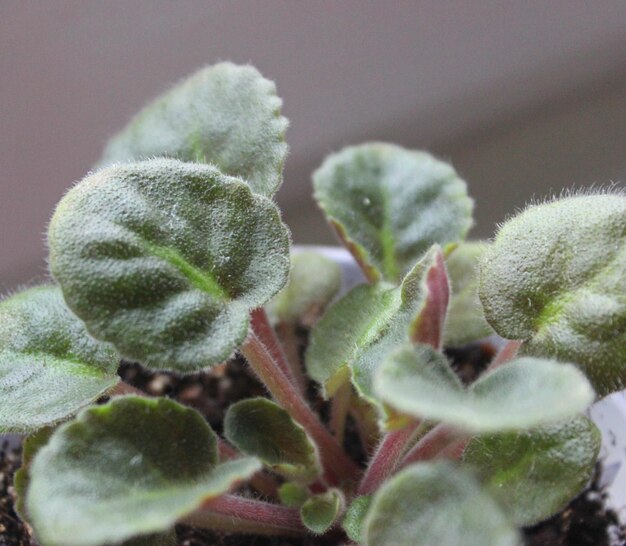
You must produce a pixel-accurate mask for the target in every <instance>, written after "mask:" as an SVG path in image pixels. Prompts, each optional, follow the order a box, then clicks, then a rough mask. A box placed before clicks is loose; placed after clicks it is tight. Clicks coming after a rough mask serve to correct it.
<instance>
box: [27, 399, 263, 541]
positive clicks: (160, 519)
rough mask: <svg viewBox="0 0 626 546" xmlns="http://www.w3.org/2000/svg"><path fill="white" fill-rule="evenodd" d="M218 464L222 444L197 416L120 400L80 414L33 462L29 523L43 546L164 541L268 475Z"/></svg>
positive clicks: (249, 464) (166, 405)
mask: <svg viewBox="0 0 626 546" xmlns="http://www.w3.org/2000/svg"><path fill="white" fill-rule="evenodd" d="M217 458H218V453H217V437H216V435H215V433H214V432H213V431H212V430H211V429H210V428H209V426H208V425H207V424H206V422H205V420H204V419H203V418H202V416H201V415H200V414H199V413H197V412H196V411H195V410H192V409H188V408H185V407H183V406H181V405H180V404H178V403H176V402H174V401H171V400H167V399H163V398H162V399H147V398H139V397H135V396H128V397H122V398H116V399H114V400H113V401H111V402H109V403H108V404H107V405H104V406H97V407H92V408H88V409H86V410H83V411H82V412H81V413H80V414H79V415H78V417H77V418H76V419H75V420H74V421H72V422H70V423H67V424H65V425H62V426H61V427H59V428H58V429H57V430H56V431H55V433H54V434H53V435H52V437H51V438H50V441H49V442H48V444H47V445H46V446H45V447H43V448H41V449H40V450H39V452H38V453H37V454H36V455H35V458H34V460H33V462H32V465H31V479H30V484H29V487H28V493H27V497H26V506H27V510H28V514H29V515H30V518H31V519H30V521H31V523H32V525H33V527H34V529H35V533H36V535H37V537H38V539H39V541H40V542H41V543H42V544H43V545H44V546H101V545H103V544H109V543H118V542H121V541H123V540H128V539H131V538H133V537H137V536H141V535H146V534H153V533H162V532H167V531H169V530H170V529H171V528H172V527H173V526H174V524H175V523H176V521H177V520H178V519H180V518H182V517H184V516H186V515H189V514H190V513H192V512H193V511H195V510H196V509H198V508H199V507H200V506H202V504H203V503H205V502H206V501H208V500H210V499H213V498H215V497H217V496H218V495H221V494H222V493H225V492H227V491H228V490H229V489H231V488H232V487H234V486H235V485H236V484H238V483H240V482H241V481H242V480H245V479H248V478H249V477H250V476H252V475H253V474H254V473H255V472H257V471H258V470H259V469H260V468H261V465H260V463H259V462H258V461H257V460H255V459H253V458H243V459H234V460H232V461H228V462H225V463H222V464H219V465H218V464H217Z"/></svg>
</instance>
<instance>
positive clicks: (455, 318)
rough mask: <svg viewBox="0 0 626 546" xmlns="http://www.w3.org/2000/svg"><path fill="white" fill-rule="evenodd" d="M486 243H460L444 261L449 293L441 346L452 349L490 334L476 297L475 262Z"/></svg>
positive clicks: (476, 273)
mask: <svg viewBox="0 0 626 546" xmlns="http://www.w3.org/2000/svg"><path fill="white" fill-rule="evenodd" d="M486 248H487V244H486V243H482V242H476V241H471V242H467V243H461V244H460V245H458V247H457V248H455V249H454V250H453V251H452V253H451V254H450V255H449V256H448V257H447V258H446V268H447V270H448V275H449V277H450V284H451V286H452V293H451V297H450V307H449V308H448V316H447V319H446V326H445V330H444V336H443V338H444V345H445V346H446V347H454V346H459V345H464V344H466V343H471V342H472V341H476V340H478V339H480V338H483V337H487V336H489V335H491V334H493V329H492V328H491V326H489V323H488V322H487V321H486V320H485V315H484V311H483V307H482V305H481V303H480V298H479V297H478V260H479V259H480V257H481V256H482V254H483V253H484V251H485V249H486Z"/></svg>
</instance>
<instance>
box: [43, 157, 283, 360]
mask: <svg viewBox="0 0 626 546" xmlns="http://www.w3.org/2000/svg"><path fill="white" fill-rule="evenodd" d="M48 239H49V245H50V267H51V270H52V273H53V274H54V276H55V277H56V279H57V280H58V281H59V284H60V285H61V288H62V289H63V294H64V296H65V300H66V301H67V304H68V305H69V306H70V308H71V309H72V310H73V311H74V312H75V313H76V314H77V315H78V316H79V317H80V318H81V319H83V320H84V321H85V323H86V324H87V327H88V329H89V331H90V332H91V333H92V334H93V335H94V336H96V337H98V338H100V339H103V340H106V341H110V342H112V343H113V344H114V345H115V346H116V347H117V348H118V349H119V351H120V352H121V353H122V354H123V355H124V356H125V357H127V358H130V359H135V360H138V361H140V362H142V363H143V364H145V365H147V366H149V367H154V368H165V369H174V370H177V371H180V372H191V371H195V370H199V369H202V368H205V367H207V366H210V365H213V364H216V363H219V362H221V361H223V360H225V359H226V358H227V357H228V356H230V354H231V353H232V352H233V351H234V349H235V348H236V347H237V346H238V345H239V344H240V343H241V342H242V341H243V339H244V338H245V336H246V334H247V332H248V315H249V311H250V310H251V309H254V308H256V307H259V306H261V305H263V304H264V303H266V302H267V301H268V300H269V299H270V298H271V297H272V296H273V295H274V294H276V293H277V292H278V291H279V290H280V289H281V288H282V286H283V285H284V284H285V282H286V280H287V275H288V272H289V233H288V230H287V228H286V226H285V225H284V224H283V223H282V222H281V220H280V215H279V213H278V210H277V209H276V207H275V206H274V205H273V204H272V203H271V202H270V201H269V200H268V199H266V198H264V197H261V196H258V195H255V194H253V193H252V192H251V191H250V189H249V188H248V186H247V185H245V184H244V183H242V182H240V181H238V180H236V179H234V178H230V177H227V176H224V175H222V174H221V173H220V172H219V171H218V170H217V169H215V168H214V167H211V166H207V165H199V164H191V163H181V162H180V161H176V160H173V159H158V160H153V161H146V162H143V163H135V164H127V165H121V166H117V167H111V168H109V169H105V170H103V171H100V172H98V173H95V174H93V175H91V176H88V177H87V178H86V179H85V180H83V181H82V182H81V183H80V184H79V185H78V186H76V187H75V188H74V189H73V190H71V191H70V192H69V193H68V194H67V195H66V196H65V197H64V198H63V200H62V201H61V203H60V204H59V205H58V207H57V210H56V212H55V215H54V217H53V218H52V222H51V224H50V229H49V236H48Z"/></svg>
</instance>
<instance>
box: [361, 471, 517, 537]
mask: <svg viewBox="0 0 626 546" xmlns="http://www.w3.org/2000/svg"><path fill="white" fill-rule="evenodd" d="M363 538H364V541H363V544H364V545H365V546H390V545H391V544H393V546H433V545H434V544H436V545H437V546H477V545H485V546H486V545H489V546H517V544H518V536H517V532H516V531H515V529H514V528H513V526H512V525H511V524H510V523H509V521H508V520H507V517H506V515H505V514H504V513H503V511H502V509H501V508H500V507H499V506H498V504H497V503H496V502H495V501H494V500H493V499H492V498H491V496H490V495H488V494H487V493H486V492H484V491H483V490H482V489H481V487H480V485H479V484H478V483H477V481H476V480H475V478H474V477H473V476H472V475H471V474H470V473H468V471H467V470H465V469H462V468H456V467H454V466H452V465H451V464H449V463H421V464H415V465H412V466H409V467H408V468H406V469H405V470H403V471H401V472H399V473H398V474H396V475H395V476H394V477H393V478H391V479H390V480H389V481H387V482H386V483H385V484H384V485H383V486H382V487H381V489H380V490H379V491H378V493H376V495H375V496H374V499H373V501H372V505H371V508H370V510H369V512H368V514H367V517H366V519H365V526H364V537H363Z"/></svg>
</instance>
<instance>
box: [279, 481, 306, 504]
mask: <svg viewBox="0 0 626 546" xmlns="http://www.w3.org/2000/svg"><path fill="white" fill-rule="evenodd" d="M309 496H310V493H309V489H308V487H307V486H306V485H304V484H302V483H300V482H285V483H284V484H282V485H281V486H280V487H279V488H278V497H279V498H280V502H281V503H282V504H284V505H285V506H288V507H290V508H300V507H301V506H302V505H303V504H304V503H305V502H306V500H307V499H308V498H309Z"/></svg>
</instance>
